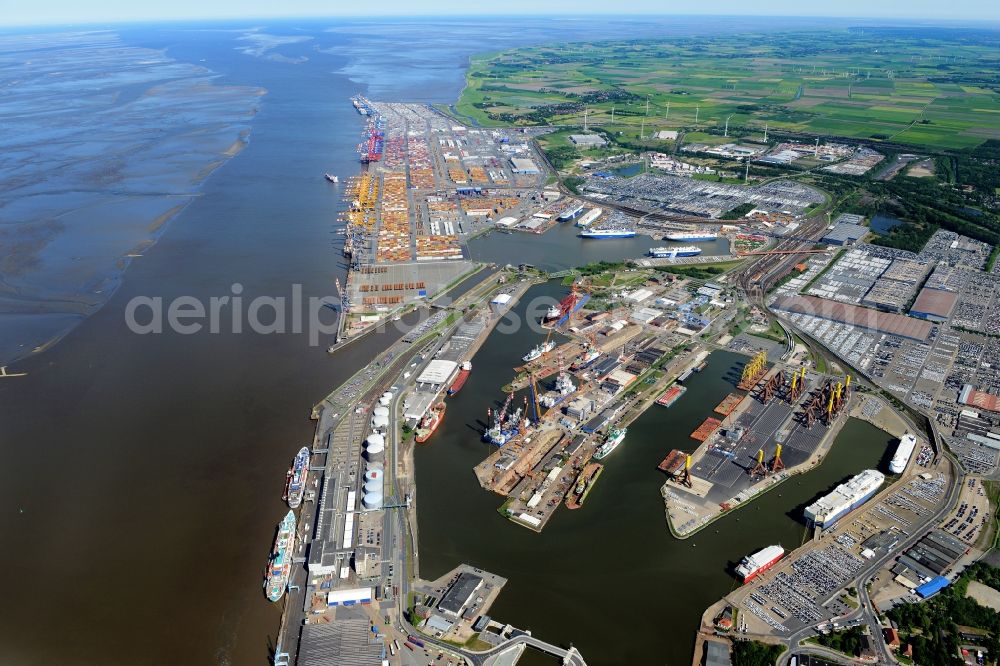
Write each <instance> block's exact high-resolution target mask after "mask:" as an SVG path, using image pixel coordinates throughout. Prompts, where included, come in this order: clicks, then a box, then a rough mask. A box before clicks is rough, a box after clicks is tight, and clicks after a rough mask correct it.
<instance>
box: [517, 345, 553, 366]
mask: <svg viewBox="0 0 1000 666" xmlns="http://www.w3.org/2000/svg"><path fill="white" fill-rule="evenodd" d="M555 348H556V343H555V342H554V341H552V340H549V341H548V342H543V343H542V344H540V345H537V346H535V347H532V348H531V351H529V352H528V353H527V354H525V355H524V356H522V357H521V360H522V361H524V362H525V363H529V362H531V361H534V360H535V359H536V358H540V357H541V356H542V354H548V353H549V352H550V351H552V350H553V349H555Z"/></svg>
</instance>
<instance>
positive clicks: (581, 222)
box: [576, 208, 604, 229]
mask: <svg viewBox="0 0 1000 666" xmlns="http://www.w3.org/2000/svg"><path fill="white" fill-rule="evenodd" d="M603 212H604V211H603V210H601V209H600V208H591V209H590V210H588V211H587V212H586V213H584V214H583V216H582V217H581V218H580V219H578V220H577V221H576V226H578V227H580V228H581V229H586V228H587V227H589V226H590V225H591V223H592V222H593V221H594V220H596V219H597V218H599V217H600V216H601V213H603Z"/></svg>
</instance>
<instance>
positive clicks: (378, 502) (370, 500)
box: [363, 492, 382, 509]
mask: <svg viewBox="0 0 1000 666" xmlns="http://www.w3.org/2000/svg"><path fill="white" fill-rule="evenodd" d="M363 504H364V506H365V508H366V509H381V508H382V493H380V492H370V493H365V498H364V500H363Z"/></svg>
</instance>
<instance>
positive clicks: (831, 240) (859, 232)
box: [822, 222, 868, 245]
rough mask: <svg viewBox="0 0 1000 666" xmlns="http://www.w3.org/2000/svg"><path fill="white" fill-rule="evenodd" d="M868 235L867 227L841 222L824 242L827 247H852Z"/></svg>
mask: <svg viewBox="0 0 1000 666" xmlns="http://www.w3.org/2000/svg"><path fill="white" fill-rule="evenodd" d="M867 233H868V227H866V226H863V225H860V224H846V223H843V222H841V223H840V224H837V225H835V226H834V227H833V229H831V230H829V231H828V232H827V233H826V235H825V236H823V241H822V242H824V243H826V244H827V245H851V244H853V243H856V242H858V241H859V240H861V239H862V238H864V237H865V234H867Z"/></svg>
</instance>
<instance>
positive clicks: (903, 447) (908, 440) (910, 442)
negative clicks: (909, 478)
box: [889, 433, 917, 474]
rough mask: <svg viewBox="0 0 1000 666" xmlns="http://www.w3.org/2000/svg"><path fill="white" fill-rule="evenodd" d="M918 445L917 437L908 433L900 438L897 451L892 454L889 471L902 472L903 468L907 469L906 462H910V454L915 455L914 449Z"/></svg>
mask: <svg viewBox="0 0 1000 666" xmlns="http://www.w3.org/2000/svg"><path fill="white" fill-rule="evenodd" d="M916 447H917V438H916V437H914V436H913V435H911V434H910V433H906V434H905V435H903V436H902V437H900V438H899V446H897V447H896V453H895V455H893V456H892V461H891V462H890V463H889V471H890V472H892V473H893V474H902V473H903V470H904V469H906V463H908V462H910V456H912V455H913V449H915V448H916Z"/></svg>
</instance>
